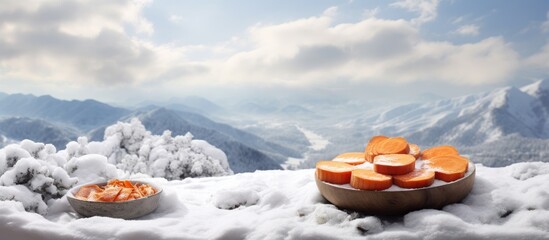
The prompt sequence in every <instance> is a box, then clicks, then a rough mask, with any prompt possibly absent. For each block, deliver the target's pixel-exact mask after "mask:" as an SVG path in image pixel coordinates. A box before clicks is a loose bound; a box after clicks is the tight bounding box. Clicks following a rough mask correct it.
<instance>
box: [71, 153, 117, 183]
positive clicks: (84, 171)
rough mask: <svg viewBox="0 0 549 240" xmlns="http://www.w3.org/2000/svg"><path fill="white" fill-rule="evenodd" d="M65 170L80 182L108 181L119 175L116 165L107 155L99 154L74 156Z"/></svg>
mask: <svg viewBox="0 0 549 240" xmlns="http://www.w3.org/2000/svg"><path fill="white" fill-rule="evenodd" d="M65 170H67V172H68V174H69V175H70V176H71V177H76V178H78V181H79V182H80V183H87V182H94V181H100V180H104V181H107V180H109V179H113V178H117V177H118V173H117V171H116V167H115V166H114V165H112V164H109V163H108V162H107V158H106V157H105V156H102V155H99V154H88V155H84V156H81V157H73V158H72V159H71V160H70V161H69V162H67V164H66V165H65Z"/></svg>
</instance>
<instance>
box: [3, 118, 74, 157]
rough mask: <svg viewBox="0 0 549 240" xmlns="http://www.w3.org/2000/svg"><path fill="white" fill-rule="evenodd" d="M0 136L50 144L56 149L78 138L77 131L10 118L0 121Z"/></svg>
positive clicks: (39, 121) (42, 122) (46, 123)
mask: <svg viewBox="0 0 549 240" xmlns="http://www.w3.org/2000/svg"><path fill="white" fill-rule="evenodd" d="M0 135H3V136H5V137H7V138H9V139H18V140H21V139H25V138H26V139H32V140H33V141H36V142H44V143H51V144H53V145H54V146H55V147H56V148H57V149H63V148H65V144H67V142H69V141H72V140H75V139H76V138H77V137H78V131H76V130H74V129H70V128H66V127H65V128H62V127H59V126H56V125H54V124H51V123H49V122H46V121H44V120H40V119H31V118H26V117H11V118H5V119H0Z"/></svg>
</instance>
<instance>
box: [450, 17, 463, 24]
mask: <svg viewBox="0 0 549 240" xmlns="http://www.w3.org/2000/svg"><path fill="white" fill-rule="evenodd" d="M463 19H464V18H463V16H459V17H457V18H455V19H454V20H452V24H459V23H461V22H462V21H463Z"/></svg>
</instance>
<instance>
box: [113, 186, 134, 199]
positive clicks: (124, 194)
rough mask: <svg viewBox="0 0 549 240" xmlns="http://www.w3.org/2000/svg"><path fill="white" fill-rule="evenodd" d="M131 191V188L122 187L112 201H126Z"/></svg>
mask: <svg viewBox="0 0 549 240" xmlns="http://www.w3.org/2000/svg"><path fill="white" fill-rule="evenodd" d="M132 192H133V188H126V187H125V188H122V190H120V193H119V194H118V196H117V197H116V199H114V201H115V202H122V201H127V200H128V198H130V196H131V194H132Z"/></svg>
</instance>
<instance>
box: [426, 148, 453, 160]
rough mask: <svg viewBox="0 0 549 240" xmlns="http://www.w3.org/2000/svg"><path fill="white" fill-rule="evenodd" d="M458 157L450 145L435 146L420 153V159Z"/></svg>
mask: <svg viewBox="0 0 549 240" xmlns="http://www.w3.org/2000/svg"><path fill="white" fill-rule="evenodd" d="M446 155H455V156H457V155H459V152H458V150H457V149H456V148H455V147H453V146H450V145H442V146H436V147H432V148H429V149H425V150H424V151H423V152H421V159H425V160H426V159H431V158H434V157H438V156H446Z"/></svg>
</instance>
